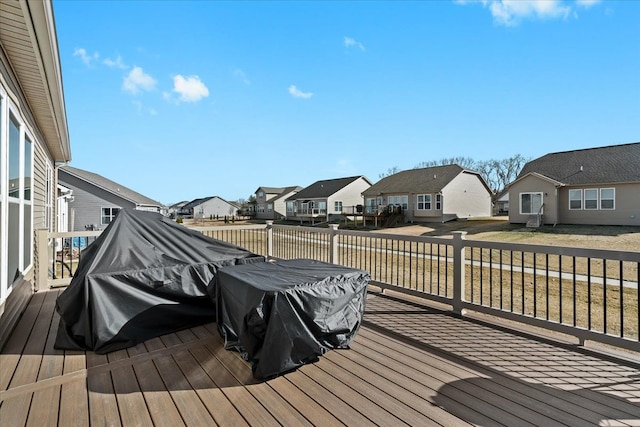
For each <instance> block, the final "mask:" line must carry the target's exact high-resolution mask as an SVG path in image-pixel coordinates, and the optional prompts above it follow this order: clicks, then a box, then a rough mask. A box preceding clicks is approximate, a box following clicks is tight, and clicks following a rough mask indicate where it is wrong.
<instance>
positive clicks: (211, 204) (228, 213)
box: [179, 196, 239, 219]
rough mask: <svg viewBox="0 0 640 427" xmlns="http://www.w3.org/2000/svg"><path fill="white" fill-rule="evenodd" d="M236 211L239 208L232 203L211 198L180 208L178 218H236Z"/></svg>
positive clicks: (193, 201)
mask: <svg viewBox="0 0 640 427" xmlns="http://www.w3.org/2000/svg"><path fill="white" fill-rule="evenodd" d="M238 211H239V207H238V206H236V205H235V204H234V203H230V202H227V201H226V200H224V199H223V198H222V197H218V196H211V197H203V198H200V199H195V200H192V201H190V202H189V203H187V204H186V205H184V206H183V207H182V208H180V211H179V212H180V213H179V216H181V217H183V218H193V219H208V218H224V217H232V216H236V215H238Z"/></svg>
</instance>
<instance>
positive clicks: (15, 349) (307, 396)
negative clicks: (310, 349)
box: [0, 290, 640, 427]
mask: <svg viewBox="0 0 640 427" xmlns="http://www.w3.org/2000/svg"><path fill="white" fill-rule="evenodd" d="M60 292H61V291H60V290H51V291H43V292H38V293H36V294H35V295H34V296H33V297H32V299H31V301H30V303H29V305H28V307H27V309H26V311H25V312H24V314H23V316H22V318H21V320H20V322H19V323H18V325H17V326H16V329H15V331H14V333H13V335H12V336H11V337H10V338H9V340H8V341H7V345H6V347H5V349H4V350H3V351H2V354H0V362H1V363H0V386H1V387H0V419H2V420H3V425H4V424H5V420H10V421H9V423H8V424H7V425H12V426H14V425H15V426H21V425H27V426H35V427H46V426H69V425H73V426H89V425H111V426H145V425H149V426H151V425H154V426H180V425H183V426H200V425H220V426H242V425H251V426H281V425H300V426H311V425H322V426H329V425H347V426H367V425H372V426H373V425H381V426H388V425H394V426H401V425H411V426H413V425H425V426H429V425H434V426H435V425H440V426H463V425H471V424H476V425H486V426H501V425H502V426H505V425H518V426H521V425H523V426H524V425H541V424H544V425H549V426H552V425H570V426H574V425H575V426H582V425H621V426H634V425H635V426H639V425H640V357H638V361H639V363H637V364H636V363H633V362H629V361H628V360H622V359H615V358H612V357H605V356H602V355H600V354H597V353H594V352H585V351H582V350H580V351H578V350H579V349H575V348H571V347H568V346H566V345H563V344H559V343H554V342H552V341H549V340H546V339H536V338H534V337H533V336H530V335H527V334H524V333H515V332H512V331H508V330H505V329H504V328H500V327H494V326H491V325H488V324H486V323H483V322H478V321H469V320H465V319H460V318H455V317H453V316H451V315H450V314H448V313H444V312H439V311H437V310H436V309H435V308H431V307H429V306H428V305H423V304H416V303H415V302H411V301H407V300H402V299H399V298H393V297H388V296H383V295H379V294H370V297H369V299H368V302H367V311H366V314H365V318H364V323H363V326H362V327H361V329H360V331H359V333H358V336H357V337H356V339H355V341H354V342H353V343H352V344H351V348H350V349H348V350H334V351H330V352H328V353H327V354H325V355H324V356H322V357H320V360H319V361H318V362H316V363H313V364H309V365H305V366H303V367H301V368H299V369H297V370H295V371H292V372H289V373H287V374H285V375H282V376H280V377H277V378H274V379H271V380H269V381H257V380H255V379H254V378H253V376H252V373H251V367H250V365H249V364H248V363H247V362H246V361H244V360H242V358H241V357H240V355H239V354H238V353H237V352H235V351H229V350H225V349H224V343H223V341H222V338H221V337H220V335H219V333H218V331H217V327H216V325H215V324H206V325H201V326H198V327H194V328H190V329H185V330H182V331H178V332H175V333H171V334H167V335H164V336H162V337H158V338H154V339H150V340H148V341H145V342H144V343H141V344H138V345H136V346H134V347H131V348H129V349H126V350H120V351H116V352H112V353H109V354H107V355H98V354H96V353H93V352H82V351H60V350H56V349H54V348H53V344H54V342H55V335H56V332H57V324H58V322H59V317H58V315H57V313H55V299H56V298H57V296H58V295H59V293H60Z"/></svg>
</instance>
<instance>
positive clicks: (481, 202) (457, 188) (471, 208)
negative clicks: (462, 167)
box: [434, 172, 491, 218]
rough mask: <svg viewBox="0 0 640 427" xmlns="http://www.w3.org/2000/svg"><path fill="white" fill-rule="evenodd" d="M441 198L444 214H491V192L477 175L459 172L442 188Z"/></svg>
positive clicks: (482, 215) (479, 215)
mask: <svg viewBox="0 0 640 427" xmlns="http://www.w3.org/2000/svg"><path fill="white" fill-rule="evenodd" d="M442 198H443V206H442V208H443V215H444V216H448V215H451V216H454V215H455V216H457V217H458V218H478V217H488V216H491V193H490V192H489V190H488V189H487V187H486V186H485V185H484V184H483V183H482V181H481V180H480V178H479V177H478V175H475V174H471V173H467V172H462V173H460V174H459V175H458V176H456V177H455V178H454V179H453V180H451V182H449V184H447V185H446V186H445V187H444V188H443V189H442ZM434 203H435V200H434Z"/></svg>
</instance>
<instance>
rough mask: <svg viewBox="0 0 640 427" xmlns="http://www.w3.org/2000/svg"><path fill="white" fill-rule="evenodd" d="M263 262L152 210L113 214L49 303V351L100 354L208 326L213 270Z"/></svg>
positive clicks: (212, 318)
mask: <svg viewBox="0 0 640 427" xmlns="http://www.w3.org/2000/svg"><path fill="white" fill-rule="evenodd" d="M264 260H265V259H264V257H261V256H257V255H255V254H253V253H251V252H249V251H247V250H245V249H242V248H239V247H237V246H234V245H231V244H228V243H225V242H221V241H219V240H216V239H212V238H209V237H206V236H204V235H202V234H201V233H198V232H196V231H193V230H189V229H188V228H186V227H184V226H182V225H180V224H176V223H175V222H173V221H171V220H169V219H167V218H165V217H163V216H162V215H160V214H158V213H152V212H141V211H134V210H121V211H120V212H119V213H118V215H117V216H116V218H115V219H114V221H113V222H112V223H111V224H109V226H108V227H107V228H106V229H105V230H104V231H103V232H102V234H101V235H100V236H99V237H98V238H97V239H96V240H95V242H93V243H92V244H91V245H89V247H87V249H86V250H84V251H83V252H82V256H81V260H80V263H79V265H78V270H77V271H76V273H75V275H74V277H73V279H72V280H71V283H70V285H69V287H68V288H67V289H66V290H65V291H64V292H63V293H62V294H61V295H60V297H59V298H58V300H57V302H56V309H57V311H58V313H59V314H60V325H59V328H58V334H57V337H56V342H55V347H56V348H59V349H82V350H94V351H95V352H97V353H107V352H109V351H113V350H118V349H122V348H126V347H131V346H133V345H136V344H137V343H140V342H142V341H144V340H146V339H149V338H153V337H156V336H160V335H163V334H167V333H170V332H174V331H177V330H179V329H184V328H187V327H191V326H195V325H199V324H203V323H206V322H211V321H215V320H216V316H215V301H212V298H211V296H212V295H215V291H214V290H213V289H208V288H212V287H214V286H215V276H216V272H217V271H218V269H219V268H220V267H222V266H229V265H236V264H243V263H247V262H260V261H264Z"/></svg>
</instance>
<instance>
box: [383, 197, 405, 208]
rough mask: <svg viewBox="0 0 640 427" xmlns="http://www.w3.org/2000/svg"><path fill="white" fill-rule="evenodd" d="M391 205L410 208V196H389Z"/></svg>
mask: <svg viewBox="0 0 640 427" xmlns="http://www.w3.org/2000/svg"><path fill="white" fill-rule="evenodd" d="M387 201H388V202H389V206H401V207H402V210H403V211H406V210H407V209H409V196H389V197H388V198H387Z"/></svg>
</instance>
